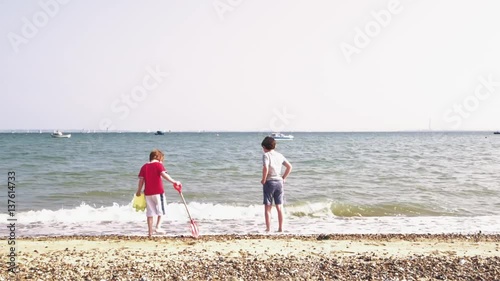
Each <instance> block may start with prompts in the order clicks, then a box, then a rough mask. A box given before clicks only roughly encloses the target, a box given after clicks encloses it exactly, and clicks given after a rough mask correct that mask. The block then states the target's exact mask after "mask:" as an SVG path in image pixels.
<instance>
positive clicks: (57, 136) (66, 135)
mask: <svg viewBox="0 0 500 281" xmlns="http://www.w3.org/2000/svg"><path fill="white" fill-rule="evenodd" d="M50 136H51V137H53V138H66V139H68V138H71V134H63V133H62V132H61V131H55V132H53V133H52V134H50Z"/></svg>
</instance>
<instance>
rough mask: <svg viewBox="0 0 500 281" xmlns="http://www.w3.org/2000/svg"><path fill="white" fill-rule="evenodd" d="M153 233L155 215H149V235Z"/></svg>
mask: <svg viewBox="0 0 500 281" xmlns="http://www.w3.org/2000/svg"><path fill="white" fill-rule="evenodd" d="M151 235H153V217H148V236H149V237H151Z"/></svg>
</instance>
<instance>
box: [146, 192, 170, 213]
mask: <svg viewBox="0 0 500 281" xmlns="http://www.w3.org/2000/svg"><path fill="white" fill-rule="evenodd" d="M145 197H146V216H147V217H152V216H163V215H165V214H166V213H165V210H166V208H167V202H166V200H165V194H155V195H146V196H145Z"/></svg>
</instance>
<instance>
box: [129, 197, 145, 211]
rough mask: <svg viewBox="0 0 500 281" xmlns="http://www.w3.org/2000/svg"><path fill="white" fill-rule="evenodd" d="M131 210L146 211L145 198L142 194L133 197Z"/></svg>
mask: <svg viewBox="0 0 500 281" xmlns="http://www.w3.org/2000/svg"><path fill="white" fill-rule="evenodd" d="M132 208H134V209H135V211H136V212H139V211H144V210H146V197H144V194H141V196H136V195H134V200H133V201H132Z"/></svg>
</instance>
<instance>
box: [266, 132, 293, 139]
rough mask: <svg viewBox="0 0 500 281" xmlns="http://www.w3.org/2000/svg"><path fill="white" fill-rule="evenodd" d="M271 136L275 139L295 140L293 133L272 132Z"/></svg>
mask: <svg viewBox="0 0 500 281" xmlns="http://www.w3.org/2000/svg"><path fill="white" fill-rule="evenodd" d="M269 136H270V137H272V138H273V139H275V140H293V136H292V135H285V134H282V133H272V134H271V135H269Z"/></svg>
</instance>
